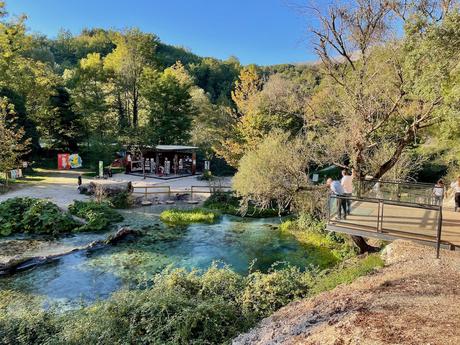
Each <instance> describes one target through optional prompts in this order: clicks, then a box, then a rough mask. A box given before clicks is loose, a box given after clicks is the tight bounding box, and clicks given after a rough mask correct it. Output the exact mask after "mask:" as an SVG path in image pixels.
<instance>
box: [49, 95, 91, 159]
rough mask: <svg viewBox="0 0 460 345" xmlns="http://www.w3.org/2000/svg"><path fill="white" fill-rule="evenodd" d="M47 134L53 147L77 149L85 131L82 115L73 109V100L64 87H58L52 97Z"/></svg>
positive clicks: (66, 149) (65, 149)
mask: <svg viewBox="0 0 460 345" xmlns="http://www.w3.org/2000/svg"><path fill="white" fill-rule="evenodd" d="M44 128H46V130H45V135H46V137H45V138H46V139H47V140H48V144H49V146H50V147H51V148H53V149H60V150H64V151H68V150H70V151H73V152H75V151H77V150H78V143H79V142H81V138H82V135H83V131H82V128H81V116H80V114H77V113H75V112H74V111H73V109H72V101H71V98H70V95H69V93H68V91H67V90H66V89H65V88H64V87H62V86H61V87H58V88H56V91H55V94H54V95H52V96H51V97H50V114H48V122H47V124H46V127H45V126H44Z"/></svg>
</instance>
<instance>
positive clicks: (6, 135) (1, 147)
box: [0, 8, 30, 185]
mask: <svg viewBox="0 0 460 345" xmlns="http://www.w3.org/2000/svg"><path fill="white" fill-rule="evenodd" d="M0 9H1V8H0ZM14 120H15V114H14V106H13V105H12V104H9V103H8V99H7V98H5V97H4V98H1V99H0V171H1V172H3V173H4V174H5V178H6V185H8V172H9V171H10V170H12V169H15V168H17V167H18V165H19V163H20V158H21V157H22V156H24V155H25V154H26V153H27V152H28V150H29V145H30V139H24V129H23V128H18V127H17V126H16V124H15V123H14Z"/></svg>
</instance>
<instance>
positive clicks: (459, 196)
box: [450, 175, 460, 212]
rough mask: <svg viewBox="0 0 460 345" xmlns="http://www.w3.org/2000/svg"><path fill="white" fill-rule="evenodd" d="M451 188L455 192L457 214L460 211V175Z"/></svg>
mask: <svg viewBox="0 0 460 345" xmlns="http://www.w3.org/2000/svg"><path fill="white" fill-rule="evenodd" d="M450 187H451V188H452V190H453V191H454V199H455V212H457V211H458V210H460V175H459V176H457V181H455V182H452V183H451V185H450Z"/></svg>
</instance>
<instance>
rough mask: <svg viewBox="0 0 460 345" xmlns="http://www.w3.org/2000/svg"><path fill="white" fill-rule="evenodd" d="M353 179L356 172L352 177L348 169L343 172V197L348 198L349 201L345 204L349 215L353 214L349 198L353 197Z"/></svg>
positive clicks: (341, 181)
mask: <svg viewBox="0 0 460 345" xmlns="http://www.w3.org/2000/svg"><path fill="white" fill-rule="evenodd" d="M353 178H354V171H353V172H352V174H351V175H350V174H349V172H348V170H347V169H343V170H342V179H341V180H340V184H341V185H342V187H343V191H344V193H343V195H344V196H346V197H347V199H346V200H345V203H346V205H347V211H346V214H347V215H349V214H350V213H351V199H349V197H351V196H353Z"/></svg>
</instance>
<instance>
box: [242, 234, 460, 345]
mask: <svg viewBox="0 0 460 345" xmlns="http://www.w3.org/2000/svg"><path fill="white" fill-rule="evenodd" d="M384 257H385V262H386V266H385V267H384V268H382V269H380V270H378V271H377V272H375V273H374V274H372V275H370V276H366V277H361V278H359V279H358V280H356V281H355V282H353V283H352V284H350V285H344V286H339V287H337V288H336V289H334V290H332V291H329V292H325V293H322V294H320V295H318V296H315V297H313V298H311V299H307V300H302V301H299V302H294V303H291V304H289V305H288V306H286V307H284V308H282V309H280V310H279V311H278V312H276V313H275V314H274V315H272V316H271V317H269V318H267V319H265V320H263V321H262V322H261V323H260V324H259V326H258V327H256V328H255V329H253V330H252V331H250V332H249V333H247V334H244V335H241V336H239V337H238V338H236V339H235V340H234V341H233V344H234V345H243V344H245V345H246V344H248V345H249V344H251V345H256V344H258V345H261V344H267V345H268V344H285V345H288V344H289V345H293V344H305V345H307V344H311V345H313V344H321V345H323V344H334V345H339V344H340V345H342V344H343V345H345V344H372V345H377V344H378V345H380V344H382V345H383V344H404V345H406V344H407V345H412V344H413V345H415V344H417V345H419V344H431V345H434V344H436V345H437V344H439V345H447V344H460V253H458V252H448V251H442V252H441V259H439V260H438V259H435V251H434V249H433V248H432V247H424V246H420V245H416V244H413V243H410V242H404V241H396V242H393V243H392V244H391V245H389V246H388V247H387V249H386V252H385V253H384Z"/></svg>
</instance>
